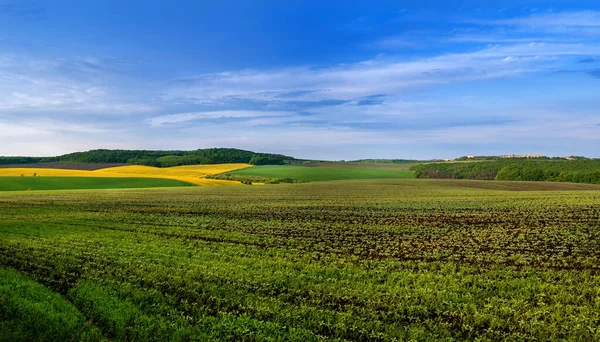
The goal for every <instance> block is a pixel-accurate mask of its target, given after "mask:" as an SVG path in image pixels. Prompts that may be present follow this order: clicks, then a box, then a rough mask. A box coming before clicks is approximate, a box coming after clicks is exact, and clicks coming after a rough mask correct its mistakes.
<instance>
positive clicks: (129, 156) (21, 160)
mask: <svg viewBox="0 0 600 342" xmlns="http://www.w3.org/2000/svg"><path fill="white" fill-rule="evenodd" d="M292 160H294V158H292V157H289V156H284V155H280V154H270V153H257V152H252V151H246V150H240V149H235V148H208V149H199V150H193V151H180V150H174V151H162V150H157V151H151V150H105V149H100V150H91V151H86V152H75V153H69V154H65V155H61V156H56V157H0V164H4V165H10V164H33V163H50V162H70V163H89V164H132V165H147V166H156V167H170V166H180V165H197V164H229V163H247V164H253V165H281V164H284V163H286V162H290V161H292Z"/></svg>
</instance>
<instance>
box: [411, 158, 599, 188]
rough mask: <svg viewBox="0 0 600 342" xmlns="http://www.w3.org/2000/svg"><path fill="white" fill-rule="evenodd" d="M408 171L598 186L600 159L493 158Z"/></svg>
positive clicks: (428, 175) (426, 175)
mask: <svg viewBox="0 0 600 342" xmlns="http://www.w3.org/2000/svg"><path fill="white" fill-rule="evenodd" d="M411 170H412V171H413V172H414V176H415V177H416V178H446V179H448V178H452V179H480V180H512V181H552V182H574V183H588V184H600V159H583V158H580V159H576V160H564V159H550V158H547V159H543V158H536V159H496V160H484V161H472V162H445V163H428V164H418V165H415V166H413V167H411Z"/></svg>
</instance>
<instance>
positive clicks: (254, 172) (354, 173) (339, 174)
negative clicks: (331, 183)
mask: <svg viewBox="0 0 600 342" xmlns="http://www.w3.org/2000/svg"><path fill="white" fill-rule="evenodd" d="M227 174H231V175H241V176H251V177H252V176H254V177H264V178H280V179H281V178H289V179H294V180H303V181H309V182H314V181H328V180H349V179H390V178H412V172H411V171H408V170H400V169H383V168H365V167H309V166H296V165H261V166H253V167H249V168H245V169H240V170H235V171H230V172H227Z"/></svg>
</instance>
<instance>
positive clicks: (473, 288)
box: [0, 169, 600, 341]
mask: <svg viewBox="0 0 600 342" xmlns="http://www.w3.org/2000/svg"><path fill="white" fill-rule="evenodd" d="M249 170H252V169H249ZM0 267H3V268H4V269H5V271H2V272H0V277H1V279H2V280H1V281H0V308H1V309H2V310H0V318H1V319H3V320H4V321H3V322H0V331H7V329H9V328H7V327H16V328H15V329H17V328H18V329H22V327H23V326H26V324H25V323H23V322H31V321H32V317H37V316H36V315H37V314H38V313H39V312H40V310H41V312H43V313H45V314H44V315H40V321H39V322H38V324H35V325H32V326H35V330H33V331H28V333H30V335H29V337H30V339H36V338H39V339H44V338H46V339H48V337H49V336H58V337H57V338H60V339H61V340H68V339H75V340H77V339H91V340H95V339H109V340H119V341H130V340H138V341H142V340H169V339H172V340H186V339H188V340H226V341H237V340H247V341H264V340H279V341H284V340H286V341H287V340H291V341H294V340H295V341H319V340H339V341H341V340H356V341H364V340H372V341H392V340H447V341H450V340H474V339H476V338H479V339H480V340H513V341H534V340H538V341H539V340H564V339H568V340H580V341H594V340H600V328H599V326H600V186H596V185H587V184H565V183H533V182H484V181H464V180H421V179H387V180H385V179H383V180H353V181H336V182H314V183H303V184H281V185H275V186H260V187H250V186H248V187H187V188H169V189H167V188H165V189H143V190H140V189H127V190H89V191H73V192H69V191H63V192H46V193H43V192H38V193H36V194H35V196H32V194H31V193H28V192H21V193H17V192H13V193H0ZM16 271H17V272H18V273H16ZM42 285H43V287H42ZM17 286H18V288H20V289H22V290H20V291H11V290H7V289H11V288H16V287H17ZM59 295H60V296H59ZM43 298H48V300H46V299H43ZM42 299H43V300H42ZM36 301H38V302H39V301H41V302H42V303H43V304H39V305H35V303H36ZM75 309H76V311H75ZM4 312H12V313H14V315H12V316H11V317H7V314H5V315H4V316H1V315H2V314H1V313H4ZM82 317H85V319H83V318H82ZM42 321H43V322H42ZM64 322H69V324H65V323H64ZM2 329H5V330H2ZM40 336H41V337H40Z"/></svg>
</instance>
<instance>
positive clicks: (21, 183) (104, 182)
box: [0, 177, 194, 191]
mask: <svg viewBox="0 0 600 342" xmlns="http://www.w3.org/2000/svg"><path fill="white" fill-rule="evenodd" d="M179 186H194V185H193V184H190V183H186V182H182V181H178V180H172V179H164V178H117V177H114V178H113V177H0V191H23V190H75V189H119V188H157V187H179Z"/></svg>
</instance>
